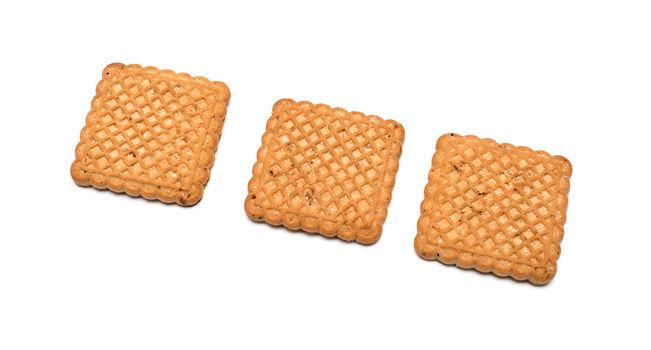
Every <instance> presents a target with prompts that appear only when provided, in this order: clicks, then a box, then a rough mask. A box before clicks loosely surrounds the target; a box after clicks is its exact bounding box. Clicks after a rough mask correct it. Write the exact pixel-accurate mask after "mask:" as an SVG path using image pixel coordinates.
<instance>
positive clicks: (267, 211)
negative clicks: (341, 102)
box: [245, 99, 404, 244]
mask: <svg viewBox="0 0 651 350" xmlns="http://www.w3.org/2000/svg"><path fill="white" fill-rule="evenodd" d="M403 140H404V129H403V127H402V126H401V125H400V124H398V123H397V122H395V121H392V120H383V119H381V118H380V117H377V116H366V115H364V114H362V113H359V112H347V111H345V110H343V109H341V108H331V107H329V106H327V105H323V104H317V105H314V104H312V103H309V102H294V101H292V100H289V99H283V100H280V101H278V102H276V104H275V105H274V107H273V112H272V116H271V117H270V118H269V120H268V122H267V131H266V132H265V134H264V136H263V137H262V147H261V148H260V150H259V151H258V160H257V162H256V163H255V165H254V167H253V177H252V179H251V181H250V182H249V194H248V196H247V198H246V201H245V209H246V213H247V214H248V215H249V217H250V218H251V219H253V220H256V221H266V222H268V223H269V224H272V225H281V224H282V225H284V226H285V227H287V228H290V229H294V230H296V229H302V230H304V231H307V232H318V233H321V234H322V235H324V236H328V237H333V236H337V237H339V238H341V239H343V240H346V241H352V240H356V241H358V242H360V243H363V244H372V243H374V242H376V241H377V240H378V239H379V238H380V235H381V233H382V224H383V223H384V220H385V218H386V215H387V207H388V205H389V202H390V200H391V190H392V189H393V185H394V183H395V175H396V171H397V170H398V160H399V158H400V154H401V152H402V142H403Z"/></svg>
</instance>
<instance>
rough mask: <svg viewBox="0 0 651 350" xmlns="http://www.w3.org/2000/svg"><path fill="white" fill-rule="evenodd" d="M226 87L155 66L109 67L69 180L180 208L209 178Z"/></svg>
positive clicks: (193, 201)
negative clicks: (176, 204)
mask: <svg viewBox="0 0 651 350" xmlns="http://www.w3.org/2000/svg"><path fill="white" fill-rule="evenodd" d="M229 99H230V91H229V89H228V87H227V86H226V85H225V84H224V83H222V82H213V81H209V80H208V79H206V78H203V77H192V76H190V75H188V74H185V73H174V72H173V71H170V70H159V69H157V68H154V67H145V68H143V67H141V66H139V65H124V64H121V63H113V64H110V65H108V66H107V67H106V68H105V69H104V71H103V73H102V79H101V81H100V82H99V84H98V85H97V89H96V95H95V98H93V101H92V104H91V110H90V112H89V113H88V115H87V117H86V125H85V126H84V128H83V129H82V131H81V140H80V142H79V144H78V145H77V148H76V150H75V160H74V162H73V163H72V166H71V175H72V178H73V179H74V181H75V182H76V183H77V184H78V185H81V186H93V187H95V188H98V189H106V188H108V189H109V190H111V191H113V192H118V193H121V192H126V193H127V194H129V195H131V196H142V197H144V198H147V199H158V200H160V201H163V202H166V203H172V202H174V203H178V204H180V205H183V206H190V205H194V204H196V203H197V202H198V201H199V200H200V199H201V197H202V196H203V190H204V187H205V185H206V183H207V182H208V179H209V177H210V170H211V168H212V165H213V162H214V153H215V150H216V149H217V143H218V142H219V138H220V135H221V131H222V126H223V123H224V118H225V115H226V104H227V103H228V101H229Z"/></svg>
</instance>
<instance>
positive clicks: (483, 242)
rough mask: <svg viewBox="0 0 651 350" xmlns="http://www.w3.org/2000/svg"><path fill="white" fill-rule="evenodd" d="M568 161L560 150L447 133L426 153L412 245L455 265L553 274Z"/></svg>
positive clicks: (521, 275) (520, 274)
mask: <svg viewBox="0 0 651 350" xmlns="http://www.w3.org/2000/svg"><path fill="white" fill-rule="evenodd" d="M571 174H572V165H571V164H570V162H569V161H568V160H567V159H565V158H563V157H561V156H551V155H549V153H547V152H543V151H533V150H531V149H529V148H526V147H515V146H513V145H510V144H499V143H496V142H495V141H493V140H491V139H480V138H477V137H475V136H460V135H457V134H446V135H443V136H441V137H440V138H439V140H438V142H437V144H436V153H435V154H434V157H433V159H432V168H431V170H430V172H429V180H428V184H427V186H426V187H425V199H424V200H423V202H422V204H421V216H420V219H419V220H418V234H417V235H416V239H415V242H414V246H415V248H416V252H417V253H418V255H420V256H421V257H422V258H424V259H428V260H439V261H441V262H443V263H445V264H455V265H457V266H459V267H462V268H474V269H476V270H479V271H482V272H492V273H494V274H496V275H498V276H510V277H512V278H515V279H517V280H527V281H529V282H530V283H532V284H536V285H542V284H546V283H548V282H549V281H550V280H551V279H552V278H553V277H554V275H555V274H556V261H557V259H558V257H559V255H560V252H561V247H560V243H561V240H562V239H563V225H564V224H565V213H566V210H567V194H568V191H569V189H570V176H571Z"/></svg>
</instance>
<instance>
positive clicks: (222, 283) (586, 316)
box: [0, 0, 651, 349]
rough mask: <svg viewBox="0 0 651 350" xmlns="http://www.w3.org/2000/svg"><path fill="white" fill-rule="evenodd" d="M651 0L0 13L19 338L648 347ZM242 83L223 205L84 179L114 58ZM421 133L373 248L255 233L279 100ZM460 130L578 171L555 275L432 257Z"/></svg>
mask: <svg viewBox="0 0 651 350" xmlns="http://www.w3.org/2000/svg"><path fill="white" fill-rule="evenodd" d="M649 6H650V5H649V2H645V1H639V2H633V1H611V2H606V1H567V0H564V1H540V2H535V3H534V2H529V1H476V2H472V1H450V2H437V3H434V2H432V3H430V4H429V5H427V6H425V5H413V4H408V3H406V2H395V3H393V4H389V5H384V4H380V3H375V2H374V3H370V4H359V5H353V4H347V3H335V2H332V1H328V2H324V3H323V4H320V5H307V4H303V3H302V2H296V3H285V2H283V3H281V2H279V1H268V2H261V3H245V2H242V1H232V2H229V3H218V2H213V3H210V4H199V3H196V4H195V3H190V2H189V1H177V2H174V3H172V4H162V3H155V4H149V5H144V4H143V5H139V4H136V3H135V2H133V1H125V2H122V1H110V2H106V3H99V2H98V3H90V2H88V3H79V4H66V3H63V2H60V1H50V2H43V3H40V4H37V3H34V4H31V3H28V2H24V1H23V2H20V5H8V4H7V3H3V4H2V5H0V44H1V46H0V51H1V53H0V70H1V71H2V74H1V75H0V98H1V102H0V106H1V110H0V131H1V132H0V145H1V147H0V152H1V157H0V167H1V170H0V184H2V189H1V190H0V194H1V195H2V201H1V204H0V206H1V208H2V210H1V211H0V349H168V348H169V349H215V348H224V349H232V348H251V347H253V346H255V347H257V348H283V349H292V348H296V349H311V348H317V349H318V348H323V349H335V348H347V347H357V348H421V349H425V348H450V347H451V346H454V347H461V348H470V347H473V348H478V347H480V348H482V349H483V348H497V347H499V348H541V349H543V348H544V349H549V348H557V347H559V346H561V347H565V346H567V345H571V344H574V345H581V346H582V347H588V346H593V347H594V346H598V347H602V346H603V347H609V348H613V347H616V348H631V347H633V348H635V347H639V348H643V347H646V348H647V349H648V348H649V346H650V344H649V338H648V334H644V333H648V330H649V313H650V312H651V309H650V307H649V296H650V295H651V289H650V288H649V271H650V266H649V257H648V254H649V250H648V249H649V247H650V246H651V238H650V234H651V232H649V227H650V224H651V222H650V221H649V217H650V216H651V205H650V201H649V198H650V197H651V167H650V166H649V150H651V142H650V141H649V138H650V136H649V132H650V131H651V128H650V127H649V126H648V121H649V118H650V117H651V113H650V112H651V99H650V96H651V11H650V7H649ZM116 61H117V62H123V63H139V64H142V65H154V66H158V67H160V68H169V69H174V70H176V71H181V72H188V73H190V74H193V75H203V76H206V77H208V78H210V79H213V80H221V81H224V82H226V83H227V84H228V85H229V86H230V88H231V91H232V100H231V103H230V105H229V108H228V115H227V118H226V123H225V126H224V131H223V137H222V140H221V142H220V144H219V149H218V151H217V154H216V162H215V165H214V167H213V172H212V178H211V180H210V182H209V184H208V187H207V188H206V192H205V195H204V199H203V200H202V201H201V202H200V203H199V204H198V205H197V206H195V207H192V208H182V207H179V206H176V205H163V204H161V203H158V202H150V201H146V200H143V199H133V198H130V197H128V196H126V195H115V194H112V193H110V192H106V191H104V192H101V191H96V190H93V189H87V188H80V187H78V186H76V185H75V184H74V183H73V181H72V180H71V178H70V175H69V167H70V164H71V162H72V160H73V158H74V148H75V145H76V144H77V142H78V140H79V131H80V130H81V127H82V126H83V124H84V118H85V115H86V113H87V112H88V110H89V108H90V101H91V98H92V97H93V95H94V91H95V85H96V83H97V81H98V80H99V79H100V75H101V71H102V69H103V68H104V66H105V65H107V64H108V63H111V62H116ZM283 97H289V98H293V99H296V100H309V101H312V102H317V103H318V102H322V103H327V104H330V105H332V106H339V107H343V108H346V109H349V110H359V111H362V112H365V113H368V114H377V115H380V116H382V117H385V118H393V119H395V120H397V121H399V122H401V123H402V124H403V125H404V127H405V129H406V140H405V143H404V148H403V156H402V159H401V162H400V170H399V171H398V177H397V183H396V186H395V188H394V191H393V201H392V203H391V205H390V207H389V215H388V218H387V220H386V223H385V225H384V233H383V236H382V238H381V239H380V241H379V242H378V243H377V244H375V245H372V246H362V245H360V244H354V243H352V244H351V243H344V242H342V241H339V240H335V239H325V238H322V237H320V236H316V235H308V234H304V233H296V232H290V231H288V230H285V229H274V228H271V227H270V226H268V225H265V224H255V223H253V222H251V221H250V220H249V219H248V218H247V217H246V215H245V214H244V209H243V202H244V198H245V196H246V185H247V182H248V180H249V178H250V176H251V167H252V165H253V163H254V161H255V157H256V151H257V149H258V147H259V146H260V137H261V136H262V133H263V131H264V128H265V122H266V119H267V118H268V116H269V114H270V110H271V106H272V104H273V103H274V102H275V101H276V100H277V99H280V98H283ZM447 132H456V133H461V134H476V135H479V136H482V137H491V138H494V139H496V140H497V141H500V142H509V143H513V144H516V145H526V146H530V147H532V148H535V149H543V150H546V151H548V152H550V153H552V154H561V155H563V156H565V157H567V158H568V159H570V161H571V162H572V164H573V166H574V174H573V176H572V179H571V191H570V196H569V199H570V206H569V210H568V221H567V224H566V226H565V229H566V234H565V238H564V241H563V244H562V254H561V257H560V260H559V262H558V274H557V276H556V278H555V279H554V280H553V281H552V283H550V284H549V285H547V286H545V287H534V286H532V285H529V284H527V283H518V282H514V281H512V280H510V279H503V278H496V277H494V276H492V275H484V274H480V273H476V272H473V271H464V270H461V269H457V268H454V267H447V266H444V265H442V264H440V263H437V262H427V261H424V260H421V259H420V258H418V257H417V255H416V254H415V253H414V251H413V239H414V236H415V233H416V221H417V219H418V216H419V205H420V202H421V200H422V197H423V189H424V186H425V182H426V178H427V172H428V170H429V167H430V161H431V156H432V154H433V152H434V145H435V141H436V139H437V138H438V136H439V135H441V134H443V133H447Z"/></svg>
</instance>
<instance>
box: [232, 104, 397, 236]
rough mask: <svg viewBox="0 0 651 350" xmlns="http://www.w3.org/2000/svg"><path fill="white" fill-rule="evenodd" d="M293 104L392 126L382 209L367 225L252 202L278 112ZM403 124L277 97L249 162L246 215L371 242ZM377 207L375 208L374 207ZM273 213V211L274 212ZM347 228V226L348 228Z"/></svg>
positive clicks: (391, 178)
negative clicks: (361, 226) (329, 219)
mask: <svg viewBox="0 0 651 350" xmlns="http://www.w3.org/2000/svg"><path fill="white" fill-rule="evenodd" d="M296 105H307V106H309V107H310V108H318V107H323V108H328V109H330V110H333V111H342V112H345V113H346V114H347V115H348V116H351V115H352V116H356V117H358V118H367V119H368V121H369V122H371V123H382V124H385V125H387V126H393V127H394V131H393V134H392V135H393V136H394V137H393V141H392V142H391V151H390V152H389V155H388V157H387V160H386V162H387V170H386V171H385V173H384V177H383V186H381V187H380V193H379V198H378V200H379V202H378V203H377V206H380V205H382V202H386V205H385V206H384V208H383V210H382V211H381V213H380V214H379V215H375V216H374V217H373V221H372V222H371V224H370V225H369V227H367V228H362V229H354V228H351V227H350V226H345V225H342V224H341V223H336V222H331V221H326V220H323V219H319V218H315V217H312V216H307V215H298V214H295V213H280V212H279V211H278V210H265V209H264V208H262V207H260V206H258V205H257V204H256V199H255V197H256V193H257V192H256V191H257V185H258V182H259V179H260V177H261V176H262V170H263V169H262V168H263V166H264V160H265V156H266V154H267V152H268V143H269V142H270V141H271V140H272V139H273V135H274V132H275V125H276V121H277V120H278V114H279V113H280V112H282V111H283V110H285V109H288V108H292V107H294V106H296ZM404 138H405V130H404V127H403V126H402V125H401V124H400V123H398V122H396V121H395V120H392V119H386V120H385V119H382V118H380V117H378V116H376V115H366V114H364V113H361V112H355V111H352V112H348V111H347V110H345V109H343V108H339V107H334V108H333V107H330V106H329V105H326V104H313V103H311V102H308V101H299V102H296V101H294V100H292V99H287V98H285V99H280V100H278V101H276V103H274V105H273V108H272V113H271V116H270V117H269V119H268V120H267V127H266V131H265V133H264V134H263V136H262V138H261V142H262V145H261V146H260V149H259V150H258V152H257V160H256V162H255V164H254V165H253V170H252V177H251V180H249V183H248V194H247V196H246V199H245V201H244V210H245V212H246V214H247V216H248V217H249V218H250V219H251V220H254V221H264V222H267V223H268V224H270V225H274V226H280V225H282V226H285V227H287V228H288V229H291V230H302V231H306V232H310V233H319V234H321V235H323V236H326V237H337V238H340V239H342V240H344V241H356V242H359V243H362V244H373V243H375V242H377V241H378V240H379V239H380V236H381V235H382V225H383V223H384V221H385V220H386V217H387V214H388V206H389V203H390V201H391V192H392V191H393V187H394V185H395V178H396V174H397V172H398V166H399V160H400V155H401V154H402V144H403V143H404ZM376 208H377V207H376ZM276 212H277V213H276ZM349 228H350V229H349Z"/></svg>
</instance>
